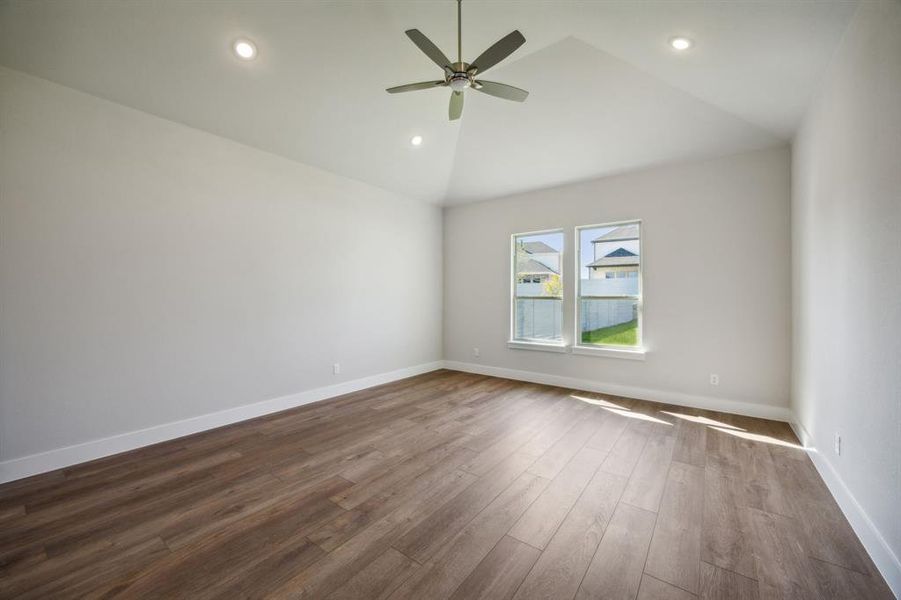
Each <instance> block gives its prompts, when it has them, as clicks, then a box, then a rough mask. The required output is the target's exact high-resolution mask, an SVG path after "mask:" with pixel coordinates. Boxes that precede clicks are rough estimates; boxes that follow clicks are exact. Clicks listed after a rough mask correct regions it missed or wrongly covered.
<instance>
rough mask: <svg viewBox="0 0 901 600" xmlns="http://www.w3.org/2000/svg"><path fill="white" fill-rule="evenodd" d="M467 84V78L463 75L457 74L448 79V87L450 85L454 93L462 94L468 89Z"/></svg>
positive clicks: (468, 82)
mask: <svg viewBox="0 0 901 600" xmlns="http://www.w3.org/2000/svg"><path fill="white" fill-rule="evenodd" d="M469 84H470V81H469V77H467V76H466V75H465V74H462V73H458V74H455V75H454V76H453V77H451V78H450V83H449V84H448V85H450V87H451V89H452V90H454V91H455V92H462V91H463V90H465V89H466V88H468V87H469Z"/></svg>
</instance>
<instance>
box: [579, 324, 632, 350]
mask: <svg viewBox="0 0 901 600" xmlns="http://www.w3.org/2000/svg"><path fill="white" fill-rule="evenodd" d="M582 343H583V344H614V345H617V346H636V345H638V319H632V320H631V321H629V322H628V323H620V324H619V325H611V326H610V327H602V328H601V329H594V330H592V331H583V332H582Z"/></svg>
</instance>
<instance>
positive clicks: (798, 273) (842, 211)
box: [792, 1, 901, 594]
mask: <svg viewBox="0 0 901 600" xmlns="http://www.w3.org/2000/svg"><path fill="white" fill-rule="evenodd" d="M792 180H793V194H792V237H793V255H794V274H793V281H794V303H793V304H794V364H795V371H794V378H793V394H792V401H793V408H794V410H795V412H796V414H797V418H798V420H799V422H800V424H801V425H802V427H803V428H804V429H805V430H806V433H807V435H809V436H810V439H809V440H808V442H809V443H811V444H812V445H813V446H815V447H816V448H817V449H818V450H819V453H818V455H817V456H818V461H819V465H821V466H822V465H825V467H826V470H825V472H824V477H825V478H826V480H827V483H831V486H830V487H832V489H833V493H834V494H836V496H837V498H838V499H839V501H840V502H841V503H842V507H843V508H844V509H845V513H846V514H847V515H848V516H849V519H850V520H851V523H852V524H853V525H854V526H855V529H856V530H857V531H858V534H859V535H860V536H861V538H862V539H863V541H864V543H865V545H867V548H868V550H869V551H870V554H871V555H872V556H873V558H874V559H875V560H876V562H877V564H879V566H880V568H881V569H882V572H883V574H884V575H885V577H886V579H887V580H888V581H889V584H890V585H892V586H893V588H894V590H895V593H897V594H901V564H899V562H898V557H899V556H901V3H898V2H895V1H890V2H881V3H880V2H863V3H861V5H860V8H859V9H858V12H857V14H856V16H855V18H854V20H853V21H852V22H851V24H850V26H849V29H848V31H847V32H846V34H845V37H844V39H843V41H842V44H841V46H840V48H839V49H838V51H837V53H836V55H835V57H834V60H833V64H832V67H831V70H830V71H829V73H828V75H827V77H826V81H825V84H824V86H823V89H822V90H821V93H820V94H819V96H818V98H817V99H816V101H815V103H814V104H813V107H812V109H811V110H810V112H809V113H808V115H807V117H806V118H805V121H804V124H803V127H802V129H801V131H800V133H799V135H798V136H797V138H796V140H795V143H794V146H793V171H792ZM836 433H838V434H840V435H841V437H842V453H841V456H838V455H836V454H835V453H834V451H833V440H834V435H835V434H836ZM821 472H823V469H822V468H821ZM830 478H833V481H832V482H830ZM867 521H869V524H868V523H867ZM880 537H881V538H882V539H881V540H880V539H879V538H880Z"/></svg>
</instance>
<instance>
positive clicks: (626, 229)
mask: <svg viewBox="0 0 901 600" xmlns="http://www.w3.org/2000/svg"><path fill="white" fill-rule="evenodd" d="M637 239H638V223H632V224H631V225H622V226H621V227H617V228H616V229H614V230H612V231H608V232H607V233H605V234H604V235H602V236H601V237H596V238H594V239H593V240H591V243H592V244H599V243H601V242H625V241H627V240H637Z"/></svg>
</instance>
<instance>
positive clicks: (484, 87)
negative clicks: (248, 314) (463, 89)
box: [472, 81, 529, 102]
mask: <svg viewBox="0 0 901 600" xmlns="http://www.w3.org/2000/svg"><path fill="white" fill-rule="evenodd" d="M479 84H480V85H478V86H472V89H474V90H478V91H480V92H482V93H483V94H488V95H489V96H497V97H498V98H503V99H504V100H513V101H514V102H524V101H525V99H526V98H528V97H529V92H527V91H525V90H521V89H519V88H518V87H513V86H512V85H507V84H506V83H495V82H494V81H480V82H479Z"/></svg>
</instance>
